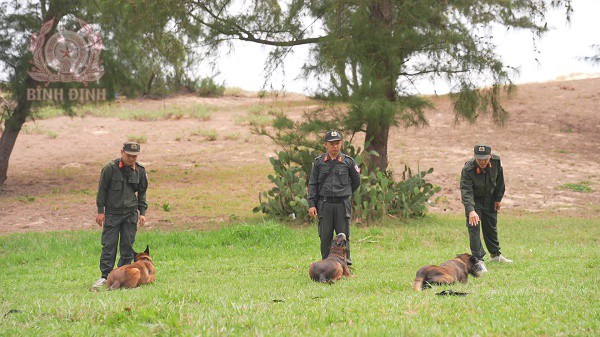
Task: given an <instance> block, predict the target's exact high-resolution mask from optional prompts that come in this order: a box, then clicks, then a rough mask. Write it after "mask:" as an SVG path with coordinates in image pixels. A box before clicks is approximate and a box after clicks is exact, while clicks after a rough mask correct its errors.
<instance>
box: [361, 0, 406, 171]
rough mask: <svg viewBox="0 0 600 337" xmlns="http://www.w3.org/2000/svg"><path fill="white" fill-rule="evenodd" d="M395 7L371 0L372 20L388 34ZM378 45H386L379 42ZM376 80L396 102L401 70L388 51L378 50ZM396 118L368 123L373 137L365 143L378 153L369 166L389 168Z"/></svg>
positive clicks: (383, 92) (368, 133)
mask: <svg viewBox="0 0 600 337" xmlns="http://www.w3.org/2000/svg"><path fill="white" fill-rule="evenodd" d="M392 8H393V2H392V1H391V0H375V1H373V2H372V3H371V6H370V10H371V15H370V20H371V24H373V25H374V26H376V27H378V29H381V30H382V31H384V33H385V34H387V35H391V34H392V28H391V26H392ZM378 48H385V47H384V46H380V47H378ZM374 54H375V55H377V56H376V57H375V61H376V62H375V82H376V83H378V87H379V89H380V91H381V92H380V96H379V97H384V98H385V99H386V100H388V101H390V102H396V99H397V94H396V79H397V78H398V77H397V76H395V74H396V73H397V72H398V70H397V69H394V66H393V62H392V60H391V59H390V57H389V56H386V53H381V52H380V51H379V50H377V51H376V52H375V53H374ZM392 123H393V121H391V120H387V119H386V118H385V117H383V116H382V118H379V120H378V121H377V122H369V123H368V124H367V130H366V137H365V141H370V143H369V146H367V147H365V149H366V150H367V151H375V152H377V153H378V156H375V155H370V156H369V168H370V169H371V170H372V169H375V168H378V169H379V170H381V171H382V172H385V171H386V170H387V166H388V158H387V145H388V138H389V132H390V126H391V125H392Z"/></svg>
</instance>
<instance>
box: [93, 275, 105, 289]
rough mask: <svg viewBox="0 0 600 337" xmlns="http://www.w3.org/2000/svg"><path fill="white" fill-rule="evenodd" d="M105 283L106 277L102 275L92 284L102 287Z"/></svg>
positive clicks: (94, 286) (95, 286)
mask: <svg viewBox="0 0 600 337" xmlns="http://www.w3.org/2000/svg"><path fill="white" fill-rule="evenodd" d="M105 284H106V279H105V278H104V277H101V278H99V279H98V281H96V282H95V283H94V284H93V285H92V288H101V287H102V286H103V285H105Z"/></svg>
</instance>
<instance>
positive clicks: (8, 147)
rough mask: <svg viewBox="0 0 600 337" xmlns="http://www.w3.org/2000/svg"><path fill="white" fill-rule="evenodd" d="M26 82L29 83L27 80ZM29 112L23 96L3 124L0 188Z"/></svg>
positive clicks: (0, 141) (28, 103)
mask: <svg viewBox="0 0 600 337" xmlns="http://www.w3.org/2000/svg"><path fill="white" fill-rule="evenodd" d="M27 82H30V81H29V80H28V81H27ZM30 110H31V102H30V101H27V98H26V96H25V95H23V96H21V97H20V99H19V102H18V104H17V107H16V108H15V110H13V112H12V114H11V115H10V117H9V118H8V119H7V120H6V122H5V123H4V126H5V128H4V132H2V137H0V186H2V185H3V184H4V182H5V181H6V177H7V176H6V173H7V172H8V161H9V159H10V155H11V153H12V150H13V148H14V147H15V143H16V142H17V136H19V132H21V127H23V124H24V123H25V120H26V119H27V116H28V115H29V111H30Z"/></svg>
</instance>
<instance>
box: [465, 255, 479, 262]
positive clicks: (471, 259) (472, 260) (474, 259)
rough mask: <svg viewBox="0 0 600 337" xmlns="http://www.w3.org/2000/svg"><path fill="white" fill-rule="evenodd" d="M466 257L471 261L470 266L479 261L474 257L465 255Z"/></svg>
mask: <svg viewBox="0 0 600 337" xmlns="http://www.w3.org/2000/svg"><path fill="white" fill-rule="evenodd" d="M467 256H468V257H469V261H471V263H472V264H476V263H478V262H479V259H478V258H476V257H475V256H473V255H469V254H467Z"/></svg>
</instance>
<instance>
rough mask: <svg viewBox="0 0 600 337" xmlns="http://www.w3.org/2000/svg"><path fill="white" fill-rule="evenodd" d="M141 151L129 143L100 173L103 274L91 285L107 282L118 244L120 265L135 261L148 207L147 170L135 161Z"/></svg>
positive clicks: (97, 200) (99, 211)
mask: <svg viewBox="0 0 600 337" xmlns="http://www.w3.org/2000/svg"><path fill="white" fill-rule="evenodd" d="M139 154H140V144H138V143H134V142H127V143H125V144H123V149H121V158H117V159H115V160H113V161H111V162H109V163H108V164H106V165H105V166H104V167H103V168H102V172H101V173H100V182H99V183H98V195H97V197H96V205H97V206H98V214H97V215H96V223H97V224H98V226H101V227H102V226H104V228H103V229H102V255H101V256H100V272H101V273H102V277H101V278H100V279H99V280H98V281H96V282H95V283H94V285H93V286H92V288H100V287H102V285H104V284H105V283H106V277H107V276H108V274H109V273H110V272H111V271H112V270H113V267H114V265H115V259H116V257H117V245H118V246H119V250H120V254H121V258H120V259H119V263H118V267H121V266H123V265H126V264H129V263H131V262H132V261H133V257H134V254H135V253H134V251H133V243H134V241H135V234H136V232H137V224H138V220H139V224H140V226H143V225H144V224H145V223H146V215H145V214H146V209H148V204H147V203H146V190H147V188H148V176H147V175H146V169H145V168H144V167H143V166H142V165H140V164H139V163H137V162H136V160H137V157H138V155H139ZM138 215H139V216H138ZM138 218H139V219H138ZM119 236H120V242H119Z"/></svg>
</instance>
